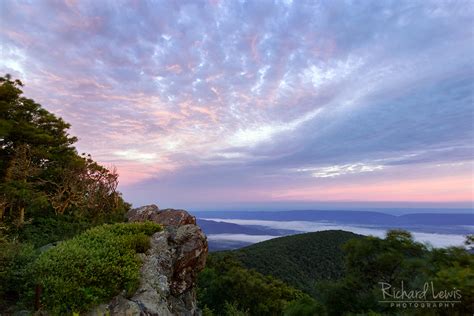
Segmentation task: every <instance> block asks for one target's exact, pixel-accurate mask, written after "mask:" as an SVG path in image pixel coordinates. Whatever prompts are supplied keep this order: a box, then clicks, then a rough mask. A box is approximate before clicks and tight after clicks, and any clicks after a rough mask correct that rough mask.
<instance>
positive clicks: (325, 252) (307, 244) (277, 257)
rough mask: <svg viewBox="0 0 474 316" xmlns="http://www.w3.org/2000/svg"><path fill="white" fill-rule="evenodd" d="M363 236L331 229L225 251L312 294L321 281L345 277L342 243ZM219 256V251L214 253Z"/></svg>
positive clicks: (265, 273) (249, 267)
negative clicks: (316, 284)
mask: <svg viewBox="0 0 474 316" xmlns="http://www.w3.org/2000/svg"><path fill="white" fill-rule="evenodd" d="M360 237H363V236H361V235H357V234H354V233H350V232H346V231H341V230H329V231H321V232H314V233H305V234H298V235H292V236H286V237H279V238H275V239H271V240H267V241H263V242H260V243H256V244H253V245H251V246H248V247H245V248H241V249H238V250H233V251H229V252H224V253H232V254H234V255H235V256H236V258H237V259H238V260H239V261H241V262H242V263H243V264H244V266H245V267H246V268H248V269H255V270H256V271H258V272H260V273H262V274H264V275H272V276H274V277H276V278H279V279H281V280H283V281H285V282H287V283H288V284H290V285H293V286H295V287H297V288H299V289H301V290H304V291H306V292H308V293H310V294H314V286H315V283H316V282H317V281H318V280H328V279H330V280H334V279H338V278H340V277H342V276H343V261H344V255H343V252H342V250H341V246H342V245H343V244H344V243H346V242H347V241H348V240H350V239H353V238H360ZM213 255H219V253H216V254H213Z"/></svg>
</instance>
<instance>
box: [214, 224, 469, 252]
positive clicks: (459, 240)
mask: <svg viewBox="0 0 474 316" xmlns="http://www.w3.org/2000/svg"><path fill="white" fill-rule="evenodd" d="M206 219H208V220H212V221H218V222H226V223H233V224H238V225H258V226H265V227H269V228H273V229H289V230H295V231H300V232H317V231H325V230H344V231H350V232H353V233H356V234H361V235H366V236H375V237H380V238H384V237H385V234H386V232H387V231H386V230H385V229H379V228H375V227H362V226H354V225H339V224H335V223H323V222H307V221H284V222H280V221H266V220H246V219H219V218H206ZM412 235H413V237H414V239H415V240H416V241H418V242H423V243H429V244H430V245H432V246H434V247H449V246H463V245H464V240H465V236H464V235H456V234H434V233H423V232H412ZM210 236H212V237H211V240H232V241H246V242H254V243H255V242H260V241H264V240H268V239H271V238H276V237H279V236H262V238H261V239H259V238H258V237H259V236H252V235H244V234H215V235H210ZM208 238H209V236H208Z"/></svg>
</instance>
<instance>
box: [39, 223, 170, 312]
mask: <svg viewBox="0 0 474 316" xmlns="http://www.w3.org/2000/svg"><path fill="white" fill-rule="evenodd" d="M160 229H161V226H160V225H158V224H155V223H151V222H147V223H121V224H113V225H102V226H99V227H95V228H92V229H89V230H88V231H86V232H84V233H82V234H80V235H78V236H76V237H74V238H72V239H70V240H67V241H64V242H62V243H61V244H59V245H58V246H56V247H55V248H52V249H50V250H48V251H46V252H44V253H43V254H41V255H40V257H39V258H38V260H37V261H36V262H35V264H34V272H35V275H36V276H37V282H38V284H40V285H41V286H42V288H43V294H42V297H41V302H42V304H43V307H44V309H46V310H48V311H49V312H51V313H52V314H66V313H72V312H76V311H77V312H79V311H85V310H87V309H89V308H91V307H93V306H95V305H98V304H100V303H103V302H105V301H107V300H108V299H110V298H112V297H113V296H115V295H117V294H119V293H120V291H122V290H125V291H126V292H127V294H132V293H133V292H134V291H135V290H136V288H137V286H138V282H139V269H140V265H141V262H140V259H139V257H138V256H137V253H140V252H144V251H146V249H147V248H148V247H149V236H151V235H152V234H153V233H155V232H157V231H159V230H160Z"/></svg>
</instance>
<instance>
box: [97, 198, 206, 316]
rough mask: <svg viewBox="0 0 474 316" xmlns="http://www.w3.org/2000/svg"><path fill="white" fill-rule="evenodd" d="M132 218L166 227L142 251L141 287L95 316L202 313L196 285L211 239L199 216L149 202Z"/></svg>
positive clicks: (129, 213)
mask: <svg viewBox="0 0 474 316" xmlns="http://www.w3.org/2000/svg"><path fill="white" fill-rule="evenodd" d="M127 218H128V219H129V221H133V222H136V221H147V220H150V221H153V222H156V223H159V224H162V225H163V226H164V230H163V231H161V232H158V233H155V234H154V235H153V236H152V237H151V240H150V249H149V250H148V251H147V252H146V253H145V254H142V259H143V266H142V268H141V271H140V273H141V277H140V286H139V288H138V290H137V291H136V292H135V293H134V295H132V296H131V297H125V296H124V295H119V296H117V297H115V298H114V299H113V300H112V301H111V302H110V303H109V304H108V305H103V306H101V307H99V308H98V309H96V311H94V312H93V313H92V314H93V315H104V314H107V313H109V314H110V315H127V316H128V315H130V316H132V315H133V316H135V315H159V316H168V315H182V316H188V315H189V316H191V315H200V312H199V310H198V308H197V305H196V292H195V284H196V278H197V274H198V272H199V271H201V270H202V269H203V268H204V266H205V264H206V257H207V250H208V248H207V240H206V236H205V235H204V233H203V232H202V231H201V229H200V228H199V226H197V225H196V219H195V218H194V217H193V216H191V215H189V213H188V212H186V211H184V210H173V209H165V210H159V209H158V207H157V206H156V205H148V206H143V207H140V208H136V209H133V210H131V211H129V212H128V214H127Z"/></svg>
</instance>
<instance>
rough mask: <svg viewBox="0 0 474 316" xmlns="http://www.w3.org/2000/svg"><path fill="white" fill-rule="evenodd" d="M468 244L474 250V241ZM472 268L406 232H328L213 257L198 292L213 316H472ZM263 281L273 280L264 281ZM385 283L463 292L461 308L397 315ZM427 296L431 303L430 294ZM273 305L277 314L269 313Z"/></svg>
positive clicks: (462, 257)
mask: <svg viewBox="0 0 474 316" xmlns="http://www.w3.org/2000/svg"><path fill="white" fill-rule="evenodd" d="M466 242H467V244H472V237H469V238H468V239H467V241H466ZM472 267H474V256H473V255H472V254H470V253H469V251H467V250H466V249H464V248H461V247H451V248H441V249H439V248H438V249H436V248H435V249H433V248H430V247H429V246H426V245H424V244H421V243H418V242H415V241H414V240H413V238H412V236H411V234H410V233H408V232H406V231H397V230H394V231H389V232H388V233H387V236H386V238H385V239H381V238H376V237H362V236H360V235H355V234H352V233H349V232H344V231H326V232H316V233H308V234H301V235H293V236H287V237H280V238H275V239H272V240H269V241H265V242H261V243H258V244H254V245H252V246H249V247H246V248H243V249H240V250H234V251H224V252H216V253H211V255H210V264H209V266H208V267H207V268H206V269H205V270H204V272H203V273H201V277H200V282H199V289H198V293H199V300H200V302H201V304H202V305H203V306H206V307H207V308H208V310H209V311H211V312H214V314H215V315H283V314H284V315H308V316H309V315H367V314H370V315H405V314H407V311H408V312H409V315H467V314H468V313H469V311H471V310H472V309H473V308H474V305H473V302H474V287H473V286H472V284H474V269H472ZM264 276H271V278H270V279H267V281H263V280H265V277H264ZM268 280H272V281H271V282H270V281H268ZM277 280H284V281H286V283H287V284H288V285H285V289H287V287H290V288H291V287H294V288H296V289H299V290H301V291H303V292H304V293H306V295H307V296H305V295H301V294H298V295H296V296H286V297H285V296H284V297H282V296H281V293H282V289H281V288H280V287H281V286H282V285H283V284H284V283H278V282H277ZM272 282H273V283H274V285H272ZM380 282H384V283H386V284H390V285H391V286H392V287H394V288H397V289H400V287H401V284H402V282H403V283H404V288H405V289H413V290H420V289H421V290H422V289H423V288H424V287H425V284H428V286H431V282H432V284H433V288H436V289H437V290H438V291H440V292H441V291H446V293H451V294H449V295H451V297H453V296H454V295H455V293H458V294H460V297H458V298H457V299H458V301H459V302H458V303H456V304H454V305H453V306H451V307H450V308H449V309H446V308H431V309H426V308H423V309H420V308H408V309H406V308H405V309H397V308H395V307H393V306H390V304H387V303H381V301H382V300H383V297H382V292H381V288H380ZM278 284H282V285H278ZM456 291H459V292H456ZM293 293H298V292H293ZM272 295H275V296H276V297H278V299H279V302H280V307H279V308H277V307H275V306H274V305H273V303H272V302H274V301H275V300H270V301H266V300H265V298H266V297H268V296H272ZM426 295H427V296H426V297H427V298H426V299H427V300H429V299H430V297H429V295H431V294H430V293H427V294H426ZM434 295H435V296H436V295H438V294H437V293H435V294H434ZM255 297H257V298H258V299H255ZM437 297H438V299H439V295H438V296H437ZM431 299H433V298H432V297H431ZM282 300H283V301H285V302H283V303H281V302H282ZM257 302H259V303H260V306H259V307H258V312H257V311H256V308H257V306H258V304H257ZM262 304H263V306H262ZM270 306H273V307H272V308H276V309H274V311H275V310H278V313H276V312H275V313H272V312H270ZM209 311H208V312H209ZM236 311H237V312H238V313H236ZM210 315H212V313H211V314H210Z"/></svg>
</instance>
